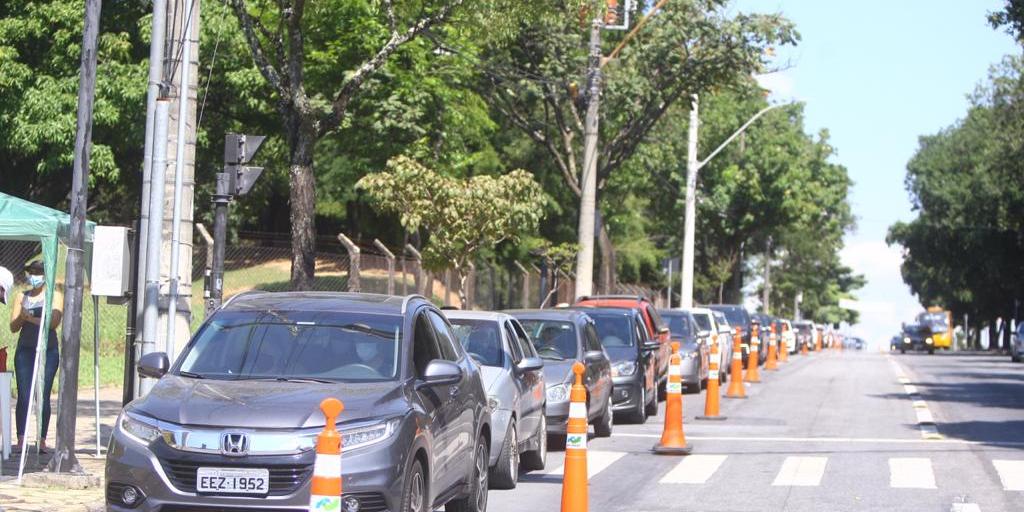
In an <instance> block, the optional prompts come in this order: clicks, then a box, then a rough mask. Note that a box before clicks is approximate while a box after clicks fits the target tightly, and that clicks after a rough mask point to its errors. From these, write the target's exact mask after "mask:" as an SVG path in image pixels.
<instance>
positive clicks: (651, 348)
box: [640, 340, 661, 352]
mask: <svg viewBox="0 0 1024 512" xmlns="http://www.w3.org/2000/svg"><path fill="white" fill-rule="evenodd" d="M640 348H642V349H643V350H645V351H647V352H655V351H657V350H659V349H660V348H661V342H659V341H656V340H648V341H645V342H644V344H643V345H642V346H641V347H640Z"/></svg>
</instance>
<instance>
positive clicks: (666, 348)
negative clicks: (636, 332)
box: [576, 295, 672, 390]
mask: <svg viewBox="0 0 1024 512" xmlns="http://www.w3.org/2000/svg"><path fill="white" fill-rule="evenodd" d="M576 305H577V306H587V307H592V308H635V309H637V310H639V311H640V315H641V316H643V318H644V326H645V327H646V328H647V336H648V337H649V338H651V339H652V340H658V342H659V343H661V347H660V348H659V349H658V351H657V352H656V353H655V355H656V362H655V367H656V368H657V370H658V383H659V388H660V389H662V390H663V389H664V387H665V383H666V382H667V381H668V378H667V377H668V360H669V357H670V356H671V355H672V345H671V344H670V340H669V329H668V326H667V325H665V321H664V320H663V319H662V318H661V315H659V314H658V310H656V309H655V308H654V303H652V302H651V301H650V300H648V299H647V298H646V297H643V296H640V295H591V296H588V297H581V298H580V299H579V300H578V301H576Z"/></svg>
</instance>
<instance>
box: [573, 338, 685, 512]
mask: <svg viewBox="0 0 1024 512" xmlns="http://www.w3.org/2000/svg"><path fill="white" fill-rule="evenodd" d="M681 365H682V358H680V357H679V342H677V341H673V342H672V359H670V360H669V363H668V384H667V385H666V386H665V392H666V397H665V429H664V430H663V431H662V433H661V442H660V443H658V444H656V445H654V448H652V451H654V453H657V454H659V455H689V454H690V452H691V451H693V448H691V447H689V446H687V444H686V435H685V434H683V371H682V368H680V366H681ZM563 511H564V509H563Z"/></svg>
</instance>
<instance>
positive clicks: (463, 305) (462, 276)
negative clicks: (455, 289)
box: [455, 267, 469, 310]
mask: <svg viewBox="0 0 1024 512" xmlns="http://www.w3.org/2000/svg"><path fill="white" fill-rule="evenodd" d="M455 272H456V273H458V274H459V309H463V310H465V309H469V297H468V296H467V295H466V281H467V278H469V272H467V271H466V270H464V269H463V268H462V267H457V268H456V269H455Z"/></svg>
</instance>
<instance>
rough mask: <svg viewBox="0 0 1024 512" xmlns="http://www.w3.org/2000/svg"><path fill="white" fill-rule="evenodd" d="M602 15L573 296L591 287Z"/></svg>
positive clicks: (595, 33) (591, 69) (590, 87)
mask: <svg viewBox="0 0 1024 512" xmlns="http://www.w3.org/2000/svg"><path fill="white" fill-rule="evenodd" d="M602 24H603V22H602V21H601V16H600V15H598V16H595V17H594V19H593V20H592V21H591V22H590V58H589V60H588V61H587V82H588V83H587V114H586V118H585V119H584V125H583V179H582V180H581V185H582V186H581V194H580V223H579V230H578V231H577V236H578V237H579V238H578V244H579V252H577V253H576V291H575V293H576V297H575V298H579V297H583V296H586V295H590V294H591V293H592V292H593V286H594V220H595V219H594V217H595V213H596V211H597V136H598V121H599V109H600V99H601V25H602Z"/></svg>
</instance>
